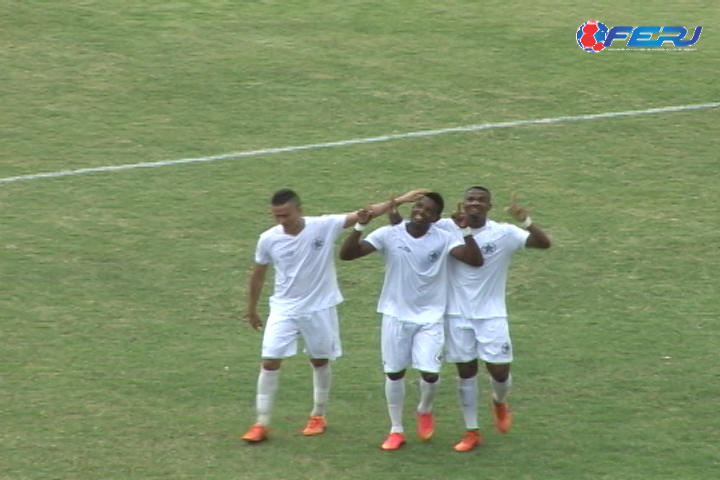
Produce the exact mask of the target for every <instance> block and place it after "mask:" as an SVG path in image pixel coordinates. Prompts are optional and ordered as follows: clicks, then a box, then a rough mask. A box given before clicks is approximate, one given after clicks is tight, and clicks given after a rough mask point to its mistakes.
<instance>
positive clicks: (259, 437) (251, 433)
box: [241, 423, 269, 443]
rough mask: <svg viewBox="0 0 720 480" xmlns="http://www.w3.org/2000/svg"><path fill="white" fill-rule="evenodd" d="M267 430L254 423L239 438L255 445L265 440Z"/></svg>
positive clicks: (261, 425) (260, 424)
mask: <svg viewBox="0 0 720 480" xmlns="http://www.w3.org/2000/svg"><path fill="white" fill-rule="evenodd" d="M268 433H269V430H268V428H267V427H266V426H265V425H263V424H262V423H256V424H255V425H253V426H252V427H250V428H249V429H248V431H247V432H245V435H243V436H242V437H241V438H242V439H243V440H245V441H246V442H251V443H256V442H262V441H264V440H267V438H268Z"/></svg>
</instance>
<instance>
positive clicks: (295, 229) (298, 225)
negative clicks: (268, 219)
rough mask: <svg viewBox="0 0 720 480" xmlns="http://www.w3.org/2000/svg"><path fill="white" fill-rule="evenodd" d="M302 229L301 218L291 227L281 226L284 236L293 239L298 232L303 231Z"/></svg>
mask: <svg viewBox="0 0 720 480" xmlns="http://www.w3.org/2000/svg"><path fill="white" fill-rule="evenodd" d="M303 228H305V218H304V217H302V218H300V220H298V221H297V222H295V223H294V224H292V225H283V232H285V234H286V235H292V236H293V237H294V236H296V235H298V234H299V233H300V232H302V231H303Z"/></svg>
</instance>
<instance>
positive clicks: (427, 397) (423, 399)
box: [417, 377, 440, 413]
mask: <svg viewBox="0 0 720 480" xmlns="http://www.w3.org/2000/svg"><path fill="white" fill-rule="evenodd" d="M439 383H440V380H439V379H438V380H437V381H435V382H434V383H430V382H426V381H425V379H424V378H422V377H420V403H419V404H418V407H417V411H418V413H428V412H431V411H432V407H433V400H435V393H436V392H437V389H438V384H439Z"/></svg>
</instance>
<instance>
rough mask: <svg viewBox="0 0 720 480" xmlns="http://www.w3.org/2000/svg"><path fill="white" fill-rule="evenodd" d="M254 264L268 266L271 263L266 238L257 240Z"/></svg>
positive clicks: (262, 237)
mask: <svg viewBox="0 0 720 480" xmlns="http://www.w3.org/2000/svg"><path fill="white" fill-rule="evenodd" d="M255 263H257V264H259V265H270V264H271V263H272V257H271V256H270V249H269V245H268V238H267V237H265V236H261V237H260V240H258V243H257V247H255Z"/></svg>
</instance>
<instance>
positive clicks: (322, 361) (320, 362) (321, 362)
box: [310, 358, 330, 368]
mask: <svg viewBox="0 0 720 480" xmlns="http://www.w3.org/2000/svg"><path fill="white" fill-rule="evenodd" d="M310 363H311V364H312V366H313V367H318V368H319V367H324V366H325V365H327V364H328V363H330V360H328V359H327V358H311V359H310Z"/></svg>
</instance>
